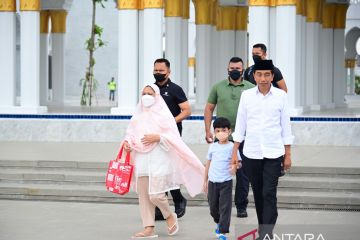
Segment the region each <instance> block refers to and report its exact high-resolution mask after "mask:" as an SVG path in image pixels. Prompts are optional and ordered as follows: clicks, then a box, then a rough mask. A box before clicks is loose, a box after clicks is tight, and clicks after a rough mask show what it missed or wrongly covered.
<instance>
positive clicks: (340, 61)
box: [333, 29, 346, 107]
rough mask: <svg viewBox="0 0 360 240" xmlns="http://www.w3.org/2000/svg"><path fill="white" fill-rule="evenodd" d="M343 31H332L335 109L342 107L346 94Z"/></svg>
mask: <svg viewBox="0 0 360 240" xmlns="http://www.w3.org/2000/svg"><path fill="white" fill-rule="evenodd" d="M344 34H345V31H344V29H334V58H333V60H334V70H333V76H334V103H335V105H336V106H337V107H344V106H345V102H344V96H345V94H346V71H345V67H344V61H345V53H344V46H345V37H344Z"/></svg>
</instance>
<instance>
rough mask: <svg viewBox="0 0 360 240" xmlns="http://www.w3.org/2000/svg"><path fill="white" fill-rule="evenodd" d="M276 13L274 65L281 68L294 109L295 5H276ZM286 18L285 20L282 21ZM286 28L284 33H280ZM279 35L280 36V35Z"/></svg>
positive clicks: (290, 103)
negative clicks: (275, 60) (275, 61)
mask: <svg viewBox="0 0 360 240" xmlns="http://www.w3.org/2000/svg"><path fill="white" fill-rule="evenodd" d="M276 11H277V14H276V36H278V37H277V38H276V59H277V63H276V66H277V67H278V68H279V69H280V70H281V72H282V74H283V76H284V79H285V81H286V85H287V88H288V103H289V106H290V108H291V109H292V110H293V111H292V114H298V113H301V111H296V110H295V107H297V106H298V103H297V102H296V99H297V96H298V95H300V89H299V88H297V87H296V71H295V69H296V67H297V66H296V6H295V5H292V6H277V9H276ZM283 19H286V21H283ZM284 29H287V30H286V34H282V33H283V32H284ZM280 36H281V37H280Z"/></svg>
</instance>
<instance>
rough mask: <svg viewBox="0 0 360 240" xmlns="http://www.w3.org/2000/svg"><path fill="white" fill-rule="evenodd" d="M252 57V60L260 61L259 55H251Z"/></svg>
mask: <svg viewBox="0 0 360 240" xmlns="http://www.w3.org/2000/svg"><path fill="white" fill-rule="evenodd" d="M252 58H253V60H254V62H258V61H261V57H260V56H259V55H253V56H252Z"/></svg>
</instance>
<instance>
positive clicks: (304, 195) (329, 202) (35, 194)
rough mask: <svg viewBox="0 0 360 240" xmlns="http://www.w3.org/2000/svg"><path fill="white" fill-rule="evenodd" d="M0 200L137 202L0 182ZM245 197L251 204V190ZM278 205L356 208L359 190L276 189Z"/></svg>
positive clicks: (84, 189)
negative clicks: (300, 190)
mask: <svg viewBox="0 0 360 240" xmlns="http://www.w3.org/2000/svg"><path fill="white" fill-rule="evenodd" d="M182 193H183V194H184V195H185V197H186V198H188V199H189V205H207V200H206V197H205V195H204V194H201V195H198V196H196V197H195V198H190V197H189V196H188V194H187V193H186V190H182ZM0 198H1V199H27V200H49V201H89V202H124V203H137V195H136V193H134V192H130V193H128V194H126V195H124V196H120V195H117V194H113V193H110V192H108V191H106V189H105V187H104V186H91V187H89V186H83V185H46V184H16V183H2V182H1V183H0ZM249 200H250V202H251V203H253V197H252V192H251V191H250V193H249ZM278 204H279V207H286V208H317V209H318V208H323V209H349V210H360V193H346V192H336V193H333V192H306V191H303V192H291V191H279V192H278Z"/></svg>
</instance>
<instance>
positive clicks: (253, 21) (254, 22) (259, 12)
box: [248, 6, 270, 65]
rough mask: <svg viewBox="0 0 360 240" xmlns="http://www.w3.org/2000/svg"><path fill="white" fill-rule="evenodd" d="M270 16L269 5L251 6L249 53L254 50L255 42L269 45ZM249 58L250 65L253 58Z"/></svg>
mask: <svg viewBox="0 0 360 240" xmlns="http://www.w3.org/2000/svg"><path fill="white" fill-rule="evenodd" d="M269 16H270V15H269V7H268V6H249V24H248V32H249V53H251V52H252V46H253V45H254V44H257V43H263V44H265V45H266V46H269V42H270V41H269V37H270V33H269V31H270V29H269ZM260 26H261V27H260ZM249 60H250V61H249V65H252V64H253V60H252V59H251V58H250V59H249Z"/></svg>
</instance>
